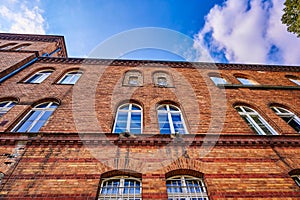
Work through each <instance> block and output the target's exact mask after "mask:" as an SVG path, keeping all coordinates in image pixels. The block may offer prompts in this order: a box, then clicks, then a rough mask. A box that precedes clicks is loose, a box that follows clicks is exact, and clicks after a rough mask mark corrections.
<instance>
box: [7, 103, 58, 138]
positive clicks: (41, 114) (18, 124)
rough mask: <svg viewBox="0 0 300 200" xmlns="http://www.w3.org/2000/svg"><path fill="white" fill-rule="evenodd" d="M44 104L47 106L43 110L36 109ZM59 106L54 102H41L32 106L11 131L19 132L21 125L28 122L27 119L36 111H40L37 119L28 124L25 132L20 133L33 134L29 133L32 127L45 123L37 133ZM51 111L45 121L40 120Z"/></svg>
mask: <svg viewBox="0 0 300 200" xmlns="http://www.w3.org/2000/svg"><path fill="white" fill-rule="evenodd" d="M44 104H47V106H46V107H45V108H38V107H39V106H41V105H44ZM52 105H55V106H56V107H55V108H51V106H52ZM58 106H59V104H58V103H56V102H52V101H50V102H43V103H40V104H38V105H36V106H34V107H33V108H31V109H30V111H28V112H27V113H26V115H25V116H24V117H23V118H22V119H21V120H20V121H19V122H18V123H17V125H16V126H14V128H13V129H12V132H21V131H19V130H20V129H21V128H22V127H23V125H24V124H25V123H26V122H27V121H28V120H29V118H30V117H31V116H32V115H33V114H34V113H35V112H37V111H41V112H40V114H38V115H37V117H36V118H35V119H34V120H33V121H32V122H31V123H30V125H29V126H28V127H27V128H26V131H22V132H26V133H35V131H31V130H32V129H33V128H34V126H35V125H36V124H37V123H38V122H40V121H45V122H44V123H43V124H42V125H41V126H40V128H39V129H38V130H37V131H36V132H38V131H39V130H40V129H41V128H42V127H43V126H44V125H45V123H46V122H47V121H48V120H49V118H50V117H51V116H52V114H53V112H54V111H55V110H56V109H57V107H58ZM49 111H51V114H50V115H49V116H48V118H47V119H45V120H41V118H42V117H43V116H44V115H45V114H46V113H47V112H49Z"/></svg>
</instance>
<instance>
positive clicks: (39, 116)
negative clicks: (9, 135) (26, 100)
mask: <svg viewBox="0 0 300 200" xmlns="http://www.w3.org/2000/svg"><path fill="white" fill-rule="evenodd" d="M36 111H37V110H34V111H33V112H36ZM44 114H45V111H44V110H42V112H41V113H40V114H39V115H38V116H37V118H36V119H34V121H33V122H32V123H31V124H30V126H29V128H28V129H27V130H26V132H27V131H31V129H32V128H33V127H34V125H35V124H36V123H37V122H38V121H39V120H40V119H41V118H42V116H43V115H44Z"/></svg>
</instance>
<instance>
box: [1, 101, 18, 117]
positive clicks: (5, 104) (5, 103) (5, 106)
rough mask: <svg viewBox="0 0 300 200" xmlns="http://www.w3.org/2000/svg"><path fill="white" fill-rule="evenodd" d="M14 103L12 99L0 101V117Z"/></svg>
mask: <svg viewBox="0 0 300 200" xmlns="http://www.w3.org/2000/svg"><path fill="white" fill-rule="evenodd" d="M14 105H16V102H14V101H2V102H0V117H2V116H3V115H4V114H5V113H7V112H8V111H9V110H10V109H11V108H12V107H14Z"/></svg>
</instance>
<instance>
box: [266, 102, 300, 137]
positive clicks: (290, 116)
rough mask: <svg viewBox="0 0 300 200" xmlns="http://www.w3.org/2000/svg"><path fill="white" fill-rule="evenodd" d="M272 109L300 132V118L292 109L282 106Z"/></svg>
mask: <svg viewBox="0 0 300 200" xmlns="http://www.w3.org/2000/svg"><path fill="white" fill-rule="evenodd" d="M271 109H272V110H273V111H274V112H275V113H276V115H278V116H279V117H281V118H282V119H283V120H284V121H286V123H288V125H290V126H291V127H292V128H293V129H295V131H297V132H298V133H300V118H299V117H298V116H297V115H295V114H294V113H292V112H291V111H289V110H287V109H285V108H281V107H271Z"/></svg>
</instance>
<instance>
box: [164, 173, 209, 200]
mask: <svg viewBox="0 0 300 200" xmlns="http://www.w3.org/2000/svg"><path fill="white" fill-rule="evenodd" d="M167 192H168V200H179V199H180V200H181V199H184V200H208V199H209V198H208V195H207V191H206V187H205V185H204V182H203V180H202V179H200V178H196V177H193V176H187V175H183V176H173V177H171V178H168V179H167Z"/></svg>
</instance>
